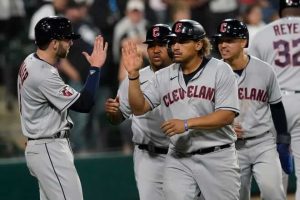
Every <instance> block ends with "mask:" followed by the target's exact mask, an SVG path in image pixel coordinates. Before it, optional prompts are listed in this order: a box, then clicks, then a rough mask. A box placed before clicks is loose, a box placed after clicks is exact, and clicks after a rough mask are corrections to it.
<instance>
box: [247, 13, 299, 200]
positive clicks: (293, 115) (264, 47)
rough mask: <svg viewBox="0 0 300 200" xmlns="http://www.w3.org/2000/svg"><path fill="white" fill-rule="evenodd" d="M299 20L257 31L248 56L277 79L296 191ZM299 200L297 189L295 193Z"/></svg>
mask: <svg viewBox="0 0 300 200" xmlns="http://www.w3.org/2000/svg"><path fill="white" fill-rule="evenodd" d="M299 34H300V17H284V18H280V19H277V20H275V21H274V22H272V23H270V24H268V25H267V26H266V27H264V28H263V29H262V30H261V31H259V32H258V33H257V34H256V35H255V37H254V39H253V42H252V43H250V47H249V53H250V54H252V55H255V56H257V57H258V58H260V59H262V60H264V61H266V62H268V63H269V64H271V65H272V67H273V68H274V70H275V73H276V75H277V78H278V82H279V86H280V88H281V93H282V102H283V105H284V109H285V112H286V117H287V122H288V123H287V125H288V131H289V132H290V133H291V137H292V140H291V148H292V152H293V156H294V162H295V172H296V177H297V187H299V186H300V178H299V177H300V171H299V166H300V156H297V155H300V145H299V142H298V141H300V140H299V136H300V131H299V130H300V124H299V121H300V116H299V113H300V103H299V102H300V95H299V94H300V79H299V77H300V37H299ZM296 199H300V189H299V188H298V189H297V190H296Z"/></svg>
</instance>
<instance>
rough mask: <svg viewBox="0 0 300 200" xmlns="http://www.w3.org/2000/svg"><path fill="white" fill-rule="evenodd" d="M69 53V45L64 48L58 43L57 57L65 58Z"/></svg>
mask: <svg viewBox="0 0 300 200" xmlns="http://www.w3.org/2000/svg"><path fill="white" fill-rule="evenodd" d="M68 53H69V47H68V48H67V49H66V48H64V46H63V45H61V44H59V45H58V50H57V57H59V58H66V57H67V56H68Z"/></svg>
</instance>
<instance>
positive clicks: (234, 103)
mask: <svg viewBox="0 0 300 200" xmlns="http://www.w3.org/2000/svg"><path fill="white" fill-rule="evenodd" d="M170 38H171V44H172V46H171V47H172V52H173V55H174V61H175V62H176V63H174V64H172V65H170V66H168V67H166V68H164V69H161V70H159V71H158V72H156V73H155V75H154V77H153V78H152V79H151V81H150V82H149V84H148V85H147V86H146V88H145V89H144V90H143V91H142V90H141V89H140V88H141V85H140V80H139V79H140V78H139V77H140V73H139V67H140V66H141V63H142V57H141V56H140V55H139V54H138V52H137V49H136V46H135V45H134V44H133V43H128V44H127V45H126V46H125V47H124V48H123V49H122V54H123V56H124V67H125V68H126V70H127V72H128V79H129V92H128V96H129V103H130V106H131V109H132V111H133V113H134V114H135V115H142V114H144V113H147V112H148V111H150V110H152V109H155V108H156V107H157V106H159V105H160V109H161V113H162V116H163V119H164V122H163V123H162V125H161V129H162V131H163V132H164V133H165V134H166V135H167V136H169V137H170V145H169V151H168V154H167V158H166V163H165V170H164V193H165V197H166V199H168V200H182V199H185V200H192V199H195V198H197V197H196V196H197V195H198V194H199V192H200V191H201V193H202V196H203V197H204V199H222V200H236V199H239V189H240V173H239V166H238V163H237V155H236V150H235V146H234V142H235V140H236V134H235V133H234V130H233V128H232V126H231V125H230V124H231V123H232V122H233V119H234V117H235V116H236V115H238V113H239V108H238V96H237V82H236V80H235V77H234V73H233V71H232V69H231V68H230V66H229V65H228V64H226V63H225V62H223V61H220V60H217V59H215V58H208V57H207V56H208V55H209V54H210V49H211V44H210V42H209V40H208V39H207V37H206V34H205V31H204V29H203V27H202V26H201V25H200V24H199V23H198V22H196V21H193V20H187V19H184V20H179V21H177V22H175V23H174V25H173V26H172V34H171V35H170Z"/></svg>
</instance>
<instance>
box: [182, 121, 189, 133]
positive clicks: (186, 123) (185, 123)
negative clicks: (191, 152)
mask: <svg viewBox="0 0 300 200" xmlns="http://www.w3.org/2000/svg"><path fill="white" fill-rule="evenodd" d="M183 122H184V130H185V131H188V130H189V126H188V122H187V119H186V120H183Z"/></svg>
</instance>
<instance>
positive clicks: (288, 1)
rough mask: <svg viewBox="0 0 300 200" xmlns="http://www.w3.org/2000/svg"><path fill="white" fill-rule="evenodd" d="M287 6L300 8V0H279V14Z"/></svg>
mask: <svg viewBox="0 0 300 200" xmlns="http://www.w3.org/2000/svg"><path fill="white" fill-rule="evenodd" d="M285 8H300V0H279V16H280V17H281V12H282V10H283V9H285Z"/></svg>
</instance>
